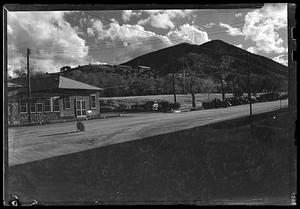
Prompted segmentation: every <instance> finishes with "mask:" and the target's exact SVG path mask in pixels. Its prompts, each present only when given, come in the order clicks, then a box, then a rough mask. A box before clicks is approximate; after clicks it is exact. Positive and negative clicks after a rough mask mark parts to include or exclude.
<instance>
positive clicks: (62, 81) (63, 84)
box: [58, 76, 103, 91]
mask: <svg viewBox="0 0 300 209" xmlns="http://www.w3.org/2000/svg"><path fill="white" fill-rule="evenodd" d="M58 88H59V89H84V90H96V91H99V90H103V89H102V88H98V87H96V86H92V85H89V84H86V83H83V82H80V81H75V80H73V79H70V78H66V77H63V76H59V83H58Z"/></svg>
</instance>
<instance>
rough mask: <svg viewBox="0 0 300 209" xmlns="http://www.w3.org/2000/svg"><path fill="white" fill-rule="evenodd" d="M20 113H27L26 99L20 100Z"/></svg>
mask: <svg viewBox="0 0 300 209" xmlns="http://www.w3.org/2000/svg"><path fill="white" fill-rule="evenodd" d="M20 113H27V102H26V100H21V101H20Z"/></svg>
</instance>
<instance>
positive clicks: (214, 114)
mask: <svg viewBox="0 0 300 209" xmlns="http://www.w3.org/2000/svg"><path fill="white" fill-rule="evenodd" d="M279 104H280V103H279V101H274V102H264V103H256V104H253V114H259V113H263V112H269V111H273V110H276V109H279V107H280V105H279ZM287 104H288V101H287V100H284V101H282V102H281V107H286V106H287ZM247 115H249V105H240V106H234V107H229V108H221V109H211V110H201V111H192V112H181V113H153V114H130V115H128V117H118V118H107V119H95V120H90V121H86V122H84V124H85V128H86V131H84V132H75V130H76V128H75V122H67V123H56V124H49V125H42V126H31V127H29V126H27V127H16V128H9V130H8V134H9V137H8V138H9V139H8V140H9V165H17V164H23V163H27V162H31V161H35V160H41V159H46V158H50V157H54V156H59V155H63V154H69V153H74V152H78V151H83V150H87V149H92V148H95V147H100V146H106V145H110V144H115V143H121V142H125V141H130V140H136V139H141V138H145V137H149V136H154V135H158V134H164V133H169V132H173V131H178V130H183V129H189V128H193V127H197V126H201V125H205V124H209V123H214V122H218V121H224V120H228V119H234V118H239V117H243V116H247ZM70 132H71V133H70Z"/></svg>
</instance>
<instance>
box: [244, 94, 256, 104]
mask: <svg viewBox="0 0 300 209" xmlns="http://www.w3.org/2000/svg"><path fill="white" fill-rule="evenodd" d="M243 98H244V99H245V100H246V101H247V104H249V97H248V96H244V97H243ZM257 101H258V100H257V99H256V97H254V96H251V103H255V102H257Z"/></svg>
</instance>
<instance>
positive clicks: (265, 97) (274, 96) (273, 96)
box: [258, 92, 280, 102]
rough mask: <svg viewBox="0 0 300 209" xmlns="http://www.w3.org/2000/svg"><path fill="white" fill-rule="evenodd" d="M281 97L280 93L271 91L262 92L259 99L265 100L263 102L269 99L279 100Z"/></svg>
mask: <svg viewBox="0 0 300 209" xmlns="http://www.w3.org/2000/svg"><path fill="white" fill-rule="evenodd" d="M279 98H280V96H279V93H276V92H270V93H265V94H261V95H260V96H259V97H258V100H259V101H263V102H267V101H274V100H278V99H279Z"/></svg>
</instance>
